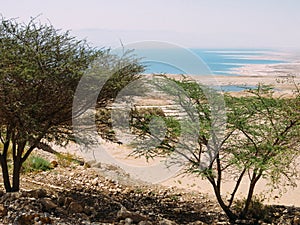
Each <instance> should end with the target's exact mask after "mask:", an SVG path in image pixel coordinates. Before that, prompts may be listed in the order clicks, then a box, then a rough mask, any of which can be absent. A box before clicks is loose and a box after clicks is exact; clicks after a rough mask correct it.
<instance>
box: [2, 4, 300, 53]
mask: <svg viewBox="0 0 300 225" xmlns="http://www.w3.org/2000/svg"><path fill="white" fill-rule="evenodd" d="M0 13H1V14H2V16H4V17H6V18H12V17H14V18H16V17H17V18H19V19H20V21H28V20H29V18H30V17H31V16H37V15H39V14H42V16H40V19H41V20H46V19H49V21H51V23H52V24H53V25H54V26H55V27H57V28H62V29H68V30H72V31H74V33H75V34H76V35H78V36H80V37H86V38H87V39H88V40H89V41H90V42H92V43H94V44H95V45H100V46H101V45H112V46H114V45H119V44H120V40H121V41H122V42H123V43H124V44H126V43H129V42H133V41H144V40H157V41H168V42H172V43H175V44H180V45H182V46H186V47H208V48H211V47H248V48H260V47H273V48H274V47H275V48H276V47H292V48H300V1H299V0H205V1H204V0H148V1H146V0H119V1H118V0H107V1H104V0H85V1H74V0H73V1H70V0H43V1H41V0H19V1H17V0H9V1H8V0H0Z"/></svg>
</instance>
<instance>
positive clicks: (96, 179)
mask: <svg viewBox="0 0 300 225" xmlns="http://www.w3.org/2000/svg"><path fill="white" fill-rule="evenodd" d="M91 183H92V185H97V184H98V177H96V178H95V179H93V180H92V182H91Z"/></svg>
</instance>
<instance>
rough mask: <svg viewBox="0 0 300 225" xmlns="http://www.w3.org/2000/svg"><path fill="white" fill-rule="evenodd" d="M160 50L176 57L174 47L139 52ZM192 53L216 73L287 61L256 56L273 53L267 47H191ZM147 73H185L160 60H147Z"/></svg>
mask: <svg viewBox="0 0 300 225" xmlns="http://www.w3.org/2000/svg"><path fill="white" fill-rule="evenodd" d="M156 51H159V53H160V54H161V55H165V56H166V57H176V56H174V52H172V49H147V50H144V52H139V53H138V55H140V56H143V54H145V55H148V54H149V53H150V54H151V53H154V52H156ZM190 51H191V52H192V53H194V54H195V55H196V56H198V57H199V58H200V59H202V61H203V62H204V63H205V64H206V65H207V67H208V68H209V70H210V71H211V73H212V74H216V75H230V76H232V75H239V74H235V73H233V71H232V69H234V68H239V67H242V66H244V65H247V64H277V63H284V62H285V61H280V60H272V59H257V58H255V57H256V56H266V58H267V57H268V54H269V53H272V51H271V50H266V49H255V50H249V49H190ZM145 64H146V65H147V70H146V73H166V74H168V73H169V74H185V72H184V71H182V70H181V69H180V68H176V65H172V66H170V65H166V64H164V63H160V62H147V63H145Z"/></svg>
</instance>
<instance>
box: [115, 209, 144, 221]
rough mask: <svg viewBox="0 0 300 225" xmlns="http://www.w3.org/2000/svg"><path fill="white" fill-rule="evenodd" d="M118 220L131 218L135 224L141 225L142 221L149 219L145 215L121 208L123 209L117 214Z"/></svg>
mask: <svg viewBox="0 0 300 225" xmlns="http://www.w3.org/2000/svg"><path fill="white" fill-rule="evenodd" d="M117 217H118V219H126V218H130V219H132V220H133V222H134V223H139V222H140V221H143V220H147V219H148V218H147V217H146V216H144V215H141V214H138V213H136V212H131V211H129V210H127V209H126V208H125V207H121V209H120V210H119V211H118V213H117Z"/></svg>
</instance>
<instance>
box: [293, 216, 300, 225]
mask: <svg viewBox="0 0 300 225" xmlns="http://www.w3.org/2000/svg"><path fill="white" fill-rule="evenodd" d="M293 224H294V225H300V218H299V217H298V216H295V217H294V219H293Z"/></svg>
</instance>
